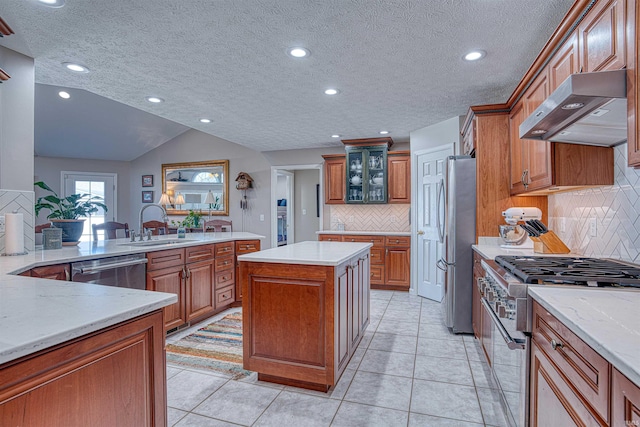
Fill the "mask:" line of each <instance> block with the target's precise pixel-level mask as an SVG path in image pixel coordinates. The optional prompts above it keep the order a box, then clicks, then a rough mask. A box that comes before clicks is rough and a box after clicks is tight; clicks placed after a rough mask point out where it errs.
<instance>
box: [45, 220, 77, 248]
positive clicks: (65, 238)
mask: <svg viewBox="0 0 640 427" xmlns="http://www.w3.org/2000/svg"><path fill="white" fill-rule="evenodd" d="M84 221H85V220H84V219H52V220H51V225H52V226H53V227H55V228H60V229H62V245H63V246H72V245H77V244H78V242H79V241H80V237H81V236H82V230H83V229H84Z"/></svg>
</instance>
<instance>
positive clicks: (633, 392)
mask: <svg viewBox="0 0 640 427" xmlns="http://www.w3.org/2000/svg"><path fill="white" fill-rule="evenodd" d="M611 389H612V390H611V425H613V426H640V387H638V386H636V385H635V384H634V383H632V382H631V381H629V379H628V378H627V377H625V376H624V375H623V374H621V373H620V371H618V370H617V369H615V368H614V369H613V375H612V385H611Z"/></svg>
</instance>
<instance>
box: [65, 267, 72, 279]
mask: <svg viewBox="0 0 640 427" xmlns="http://www.w3.org/2000/svg"><path fill="white" fill-rule="evenodd" d="M64 279H65V280H66V281H67V282H68V281H69V280H71V274H70V273H69V269H68V268H67V267H65V268H64Z"/></svg>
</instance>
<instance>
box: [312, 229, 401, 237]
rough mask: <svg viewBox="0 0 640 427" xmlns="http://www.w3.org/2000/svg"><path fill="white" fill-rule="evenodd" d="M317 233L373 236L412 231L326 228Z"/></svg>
mask: <svg viewBox="0 0 640 427" xmlns="http://www.w3.org/2000/svg"><path fill="white" fill-rule="evenodd" d="M316 234H348V235H358V236H360V235H365V236H367V235H371V236H411V232H410V231H356V230H344V231H338V230H324V231H316Z"/></svg>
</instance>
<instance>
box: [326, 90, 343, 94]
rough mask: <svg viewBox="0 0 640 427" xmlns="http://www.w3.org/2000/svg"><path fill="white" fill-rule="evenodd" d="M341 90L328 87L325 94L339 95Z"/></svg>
mask: <svg viewBox="0 0 640 427" xmlns="http://www.w3.org/2000/svg"><path fill="white" fill-rule="evenodd" d="M339 93H340V91H339V90H338V89H327V90H325V91H324V94H325V95H337V94H339Z"/></svg>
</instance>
